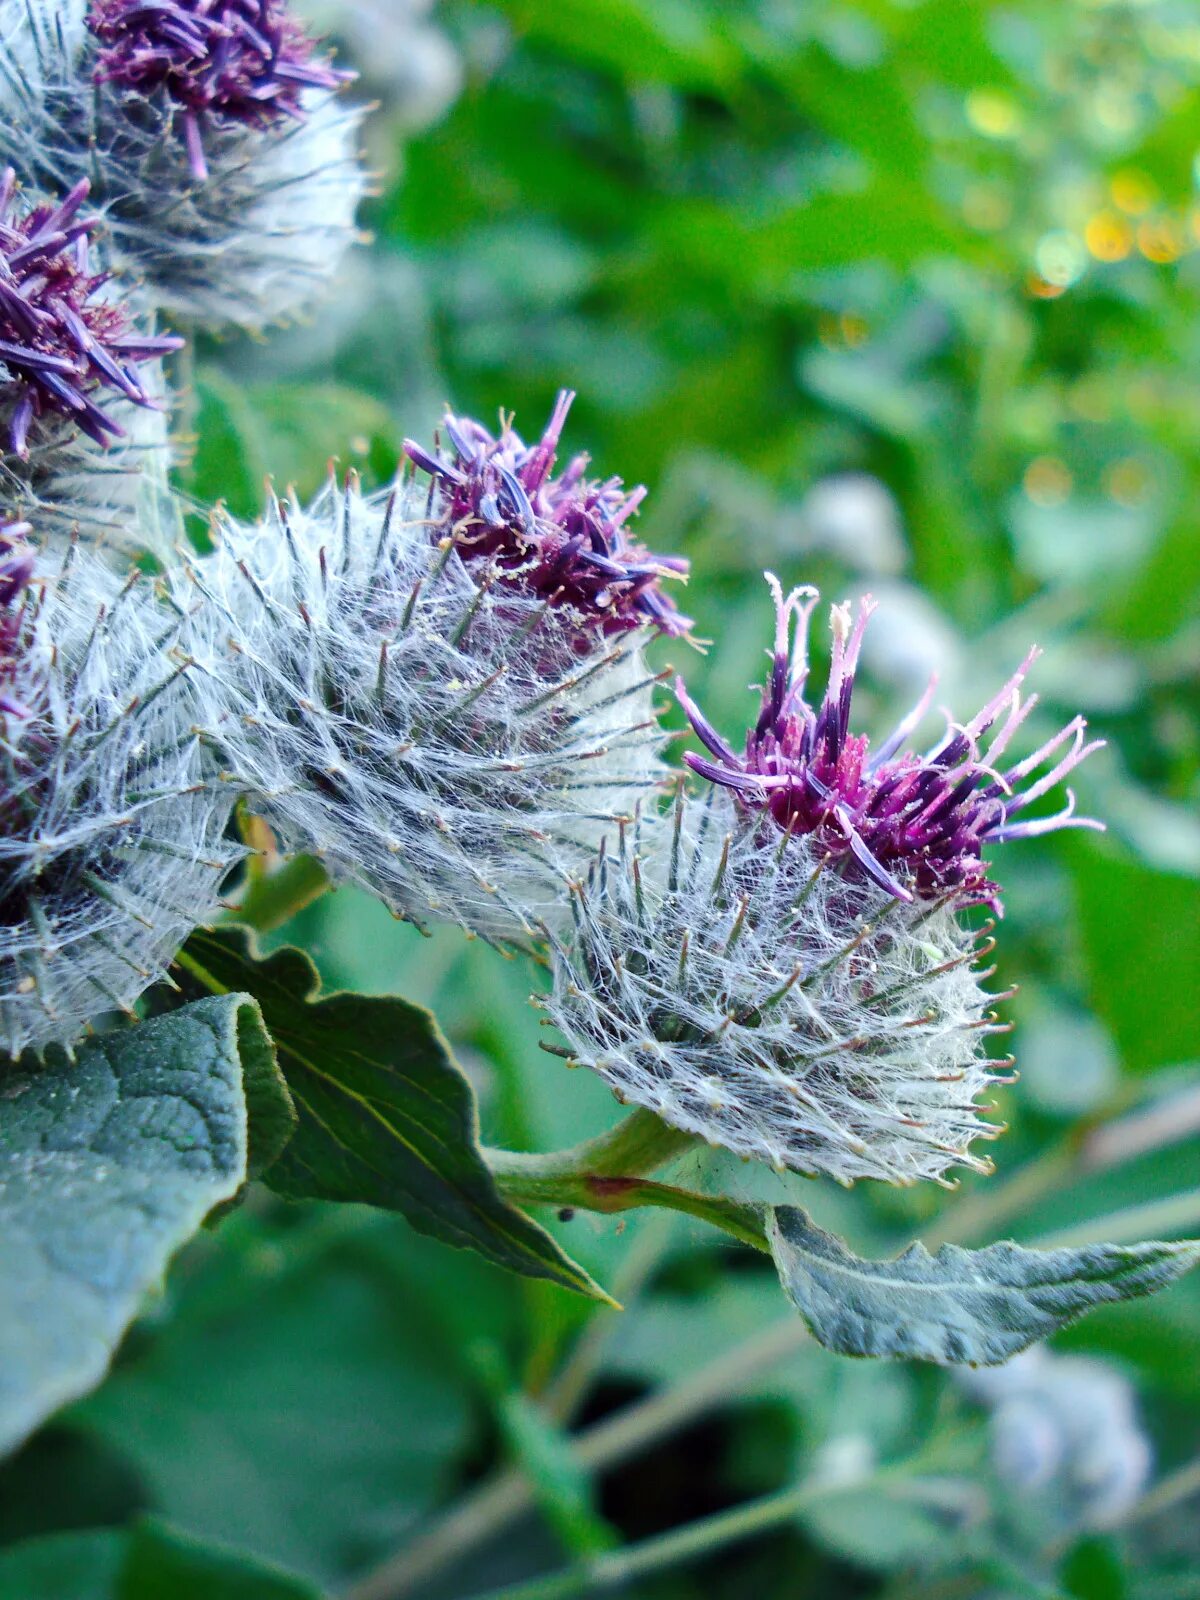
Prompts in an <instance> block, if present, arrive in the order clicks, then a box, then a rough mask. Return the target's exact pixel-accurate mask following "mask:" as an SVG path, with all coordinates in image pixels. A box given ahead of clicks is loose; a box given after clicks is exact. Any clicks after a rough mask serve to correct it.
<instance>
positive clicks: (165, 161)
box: [0, 0, 366, 329]
mask: <svg viewBox="0 0 1200 1600" xmlns="http://www.w3.org/2000/svg"><path fill="white" fill-rule="evenodd" d="M60 9H62V17H61V19H60V17H59V15H58V13H59V12H60ZM86 9H87V8H86V6H83V5H80V4H79V0H72V4H71V5H70V6H67V7H66V8H60V7H59V5H58V4H57V3H56V0H0V163H2V162H3V161H9V162H11V163H12V164H13V165H14V166H16V167H17V168H18V169H19V170H20V171H21V172H22V174H23V175H24V176H26V177H27V178H28V179H30V180H31V181H33V182H35V183H37V184H39V185H41V186H42V187H44V188H46V189H48V190H49V191H51V192H54V191H58V192H61V193H66V192H67V191H68V190H69V189H70V188H71V187H72V186H73V185H74V184H75V183H76V182H78V180H79V179H80V178H88V179H89V180H90V182H91V184H92V196H91V200H92V204H93V205H94V206H95V208H96V209H97V210H99V211H100V212H101V213H102V214H103V215H104V218H105V222H106V224H107V227H108V230H109V234H110V237H111V241H112V254H113V260H114V265H115V266H116V267H117V269H118V270H119V271H120V272H122V273H126V274H130V275H132V276H134V277H138V278H141V279H142V280H144V285H145V291H146V293H147V295H148V296H149V297H150V299H151V301H152V303H153V304H154V305H155V306H156V307H158V308H159V309H162V310H164V311H167V312H169V313H171V314H174V315H175V316H177V317H186V318H188V319H190V320H192V321H195V322H197V323H201V324H204V325H206V326H211V327H214V328H219V327H223V326H236V327H242V328H250V329H259V328H262V327H265V326H266V325H268V324H270V323H275V322H279V321H281V320H282V319H284V318H286V317H288V316H290V315H293V314H295V313H297V312H300V311H303V310H304V309H305V308H306V307H307V306H309V305H310V304H311V303H312V302H313V301H314V300H315V299H317V298H318V297H319V295H320V293H321V291H322V289H323V288H324V286H325V285H326V284H327V283H328V281H329V279H330V278H331V277H332V276H333V274H334V273H335V271H336V270H337V268H338V266H339V264H340V262H341V260H342V257H343V256H344V255H345V253H346V251H347V249H348V248H349V247H350V245H351V244H352V243H353V242H354V241H355V239H356V237H357V232H356V228H355V214H356V212H357V209H358V205H359V202H360V200H361V199H362V196H363V193H364V190H365V187H366V176H365V173H364V171H363V167H362V163H361V161H360V160H359V155H358V145H359V127H360V124H361V122H362V118H363V115H364V109H363V108H362V107H361V106H357V105H354V104H353V103H350V102H347V101H346V100H344V99H343V98H342V97H341V96H340V95H339V94H338V93H337V91H335V90H324V89H312V90H305V91H304V93H303V94H302V95H301V96H300V114H299V115H298V116H296V117H286V118H283V119H282V120H281V121H280V122H278V123H277V124H275V125H273V126H265V127H250V126H245V125H240V124H231V125H214V126H213V127H212V128H210V129H209V130H207V132H206V136H205V156H206V160H207V164H208V176H207V178H205V179H203V180H200V179H197V178H196V177H195V175H194V174H193V173H192V171H191V170H190V168H189V162H188V150H187V144H186V140H185V138H184V136H183V134H182V132H181V125H180V112H179V108H178V107H177V106H175V105H173V104H172V102H171V101H170V100H169V98H167V97H166V96H165V95H162V94H153V95H150V96H149V97H147V96H144V95H140V94H130V93H129V92H128V91H124V90H122V89H121V88H120V86H118V85H116V84H111V83H106V82H103V81H101V82H97V81H96V79H95V69H96V55H97V46H96V41H95V40H94V39H93V38H92V36H91V34H90V33H89V32H88V30H87V28H86V26H84V25H83V23H82V20H81V18H82V16H83V15H84V14H85V13H86Z"/></svg>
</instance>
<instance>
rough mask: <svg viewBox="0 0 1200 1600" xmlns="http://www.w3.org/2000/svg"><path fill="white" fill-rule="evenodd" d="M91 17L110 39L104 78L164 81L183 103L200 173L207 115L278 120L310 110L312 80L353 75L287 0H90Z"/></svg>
mask: <svg viewBox="0 0 1200 1600" xmlns="http://www.w3.org/2000/svg"><path fill="white" fill-rule="evenodd" d="M88 26H89V28H91V30H92V32H93V33H94V34H95V36H96V38H97V39H98V40H99V41H100V44H101V46H102V49H101V50H100V52H99V57H98V61H97V66H96V77H97V79H98V80H100V81H102V82H109V83H115V84H117V85H118V86H119V87H121V88H124V89H130V90H132V91H133V92H134V93H135V94H139V95H144V96H149V95H152V94H154V93H156V92H157V91H159V90H162V91H163V92H164V93H165V94H166V95H167V97H168V98H169V99H170V100H172V101H173V102H174V103H175V104H176V105H178V106H179V107H180V110H181V112H182V121H183V133H184V138H185V140H186V143H187V149H188V160H189V163H190V166H191V169H192V174H193V176H194V177H195V178H196V179H197V181H198V182H201V183H203V182H204V181H205V179H206V178H207V177H208V164H207V162H206V161H205V158H204V128H205V125H206V123H207V122H209V121H219V122H226V123H238V122H240V123H242V124H244V125H246V126H248V127H252V128H265V127H270V126H272V125H273V124H275V123H277V122H279V121H280V120H281V119H282V118H284V117H302V116H303V115H304V108H303V104H302V98H301V97H302V95H303V92H304V90H305V89H336V88H338V87H339V86H340V85H341V84H343V83H346V82H348V81H349V80H350V79H351V78H353V77H354V74H353V73H352V72H341V71H338V70H336V69H335V68H333V67H331V66H330V65H329V63H328V62H326V61H315V60H314V59H313V51H314V49H315V45H314V42H313V40H311V39H310V38H309V37H308V35H307V34H306V33H305V31H304V29H303V27H302V26H301V24H300V23H299V22H298V21H297V20H296V19H295V18H294V17H293V16H291V15H290V13H289V12H288V9H287V6H286V4H285V3H284V0H92V5H91V10H90V12H89V15H88Z"/></svg>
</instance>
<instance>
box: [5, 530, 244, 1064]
mask: <svg viewBox="0 0 1200 1600" xmlns="http://www.w3.org/2000/svg"><path fill="white" fill-rule="evenodd" d="M23 533H24V530H23V529H22V528H20V527H14V526H12V525H9V526H7V527H5V528H4V529H2V530H0V819H2V821H3V827H2V829H0V1054H2V1055H7V1056H10V1057H15V1056H18V1055H20V1054H21V1053H22V1052H23V1051H25V1050H27V1049H31V1050H34V1051H36V1052H39V1053H40V1052H42V1051H43V1050H44V1049H45V1048H46V1047H47V1046H48V1045H51V1044H56V1045H59V1046H61V1047H63V1048H64V1049H66V1050H68V1051H69V1050H71V1049H72V1048H73V1046H74V1045H75V1044H76V1043H77V1042H78V1041H79V1039H80V1037H81V1036H82V1034H83V1033H84V1032H85V1031H86V1029H87V1028H88V1027H89V1025H90V1024H91V1023H92V1022H93V1021H95V1020H96V1019H97V1018H98V1017H100V1016H102V1015H105V1014H108V1013H111V1012H114V1011H122V1010H124V1011H128V1010H129V1009H130V1008H131V1007H132V1005H133V1003H134V1001H135V1000H136V999H137V998H138V997H139V996H140V995H141V993H142V992H143V991H144V990H145V989H146V988H147V987H148V986H149V985H150V984H151V983H152V982H154V981H155V980H156V979H158V978H160V977H162V975H163V972H164V970H165V967H166V965H167V964H168V963H169V962H170V960H171V959H172V957H173V956H174V954H175V951H176V949H177V948H178V946H179V944H180V943H181V941H182V939H183V938H184V936H185V935H186V934H187V933H188V932H190V930H191V929H192V928H193V927H194V926H195V925H196V924H197V923H198V922H203V921H205V920H206V919H207V918H209V917H211V916H212V915H213V914H214V913H215V911H216V909H217V905H218V896H219V892H220V886H221V882H222V879H223V878H224V876H225V874H226V873H227V871H228V870H229V867H230V865H231V864H232V862H233V861H234V860H235V859H236V856H237V852H236V850H235V849H233V848H232V847H231V846H230V845H229V844H228V843H227V842H226V841H225V839H224V833H225V828H226V824H227V822H228V819H229V814H230V809H231V797H230V795H229V793H228V792H227V790H226V789H225V788H224V787H218V788H214V787H212V786H211V785H208V784H206V782H205V781H204V774H203V770H202V768H203V756H204V753H203V751H202V750H201V748H200V745H199V742H198V739H197V736H196V733H195V731H194V728H195V724H196V723H197V722H199V721H202V720H204V718H205V717H206V716H207V714H208V713H207V712H206V710H205V708H204V705H203V700H202V698H198V695H199V696H202V694H203V691H204V690H205V689H206V688H207V684H206V681H205V680H204V679H202V678H196V677H193V676H192V674H191V672H190V662H189V661H188V659H187V657H186V655H184V654H183V653H182V652H181V650H180V647H179V634H180V631H181V627H182V624H183V620H184V619H183V618H182V617H181V616H180V615H179V613H178V612H177V611H174V610H171V609H164V607H163V606H162V604H161V603H160V602H159V600H158V599H157V597H156V595H155V594H154V593H152V592H151V585H150V583H149V582H148V580H146V579H145V578H140V577H139V576H138V575H137V574H136V573H135V574H134V575H132V576H131V577H129V578H127V579H121V578H120V577H118V575H117V574H115V573H114V572H112V571H111V570H110V569H109V568H108V567H106V566H105V565H104V564H103V563H102V562H101V561H100V559H99V558H98V557H97V556H96V555H95V554H94V553H93V552H92V551H91V550H89V549H87V548H86V547H81V546H72V547H70V548H68V550H67V551H66V552H65V553H62V554H56V553H53V552H49V551H47V552H43V553H39V554H38V555H37V556H36V557H35V556H34V555H32V554H31V552H30V551H29V550H28V548H27V547H26V546H25V545H24V542H23Z"/></svg>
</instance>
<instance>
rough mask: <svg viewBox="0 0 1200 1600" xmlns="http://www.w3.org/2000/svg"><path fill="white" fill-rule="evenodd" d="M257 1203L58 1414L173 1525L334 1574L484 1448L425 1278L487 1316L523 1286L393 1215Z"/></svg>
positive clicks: (377, 1549)
mask: <svg viewBox="0 0 1200 1600" xmlns="http://www.w3.org/2000/svg"><path fill="white" fill-rule="evenodd" d="M261 1210H262V1208H260V1207H250V1206H245V1207H243V1208H242V1209H241V1210H240V1211H239V1212H238V1213H237V1214H236V1215H235V1216H234V1217H232V1218H230V1220H229V1222H228V1223H226V1224H225V1226H224V1227H223V1228H222V1230H221V1234H220V1236H219V1238H220V1245H221V1248H220V1249H219V1250H213V1251H211V1252H205V1254H204V1256H203V1258H202V1259H197V1261H196V1262H195V1265H194V1266H193V1267H192V1270H190V1271H189V1272H188V1274H187V1275H186V1277H184V1276H182V1275H181V1276H180V1278H179V1280H178V1281H176V1282H174V1283H173V1284H172V1293H171V1295H170V1296H169V1298H168V1299H167V1301H166V1302H165V1304H164V1307H163V1315H162V1316H161V1317H159V1318H157V1319H155V1321H154V1323H153V1324H148V1325H147V1326H146V1327H145V1329H144V1331H142V1332H141V1334H140V1336H139V1338H138V1340H137V1342H136V1345H134V1346H132V1347H131V1348H130V1349H129V1351H128V1352H127V1354H126V1355H125V1357H124V1358H123V1359H122V1361H121V1363H120V1365H119V1366H118V1368H117V1370H116V1371H115V1372H113V1373H112V1375H111V1376H110V1377H109V1379H108V1381H107V1383H104V1384H102V1385H101V1387H100V1388H99V1389H97V1390H96V1391H95V1393H93V1394H91V1395H89V1396H88V1398H87V1399H86V1400H84V1401H83V1402H82V1403H81V1404H79V1405H77V1406H75V1407H73V1408H72V1409H71V1411H70V1412H69V1413H68V1414H67V1416H66V1417H65V1418H64V1423H65V1424H66V1425H67V1426H70V1427H71V1428H73V1429H78V1430H82V1431H84V1432H85V1433H86V1434H87V1435H88V1436H90V1437H92V1438H96V1439H98V1440H100V1441H102V1442H103V1443H104V1445H105V1446H107V1448H108V1449H109V1450H110V1451H111V1452H112V1453H113V1454H114V1455H116V1456H118V1457H119V1458H120V1459H121V1460H123V1461H125V1462H127V1463H129V1465H130V1466H131V1467H132V1468H133V1469H134V1471H135V1472H136V1474H137V1477H138V1479H139V1481H140V1482H141V1484H142V1485H143V1486H144V1496H145V1500H144V1502H143V1503H148V1504H150V1505H152V1506H153V1507H154V1509H155V1511H156V1513H157V1514H158V1515H160V1516H162V1517H164V1518H166V1519H167V1520H168V1521H169V1522H170V1523H171V1526H172V1527H173V1528H176V1529H180V1530H186V1532H187V1533H189V1534H191V1535H194V1536H195V1537H197V1538H200V1539H204V1540H206V1541H211V1542H214V1543H220V1544H224V1545H228V1546H234V1547H236V1548H237V1549H238V1550H241V1551H245V1552H247V1553H248V1554H250V1555H252V1556H254V1557H255V1558H257V1559H259V1560H263V1561H274V1562H278V1563H280V1564H282V1565H283V1566H285V1567H286V1568H287V1569H288V1570H289V1571H295V1572H299V1573H302V1574H304V1576H306V1577H307V1578H309V1579H310V1580H311V1581H316V1582H320V1583H328V1584H334V1583H335V1582H337V1581H338V1580H339V1578H340V1579H341V1580H342V1581H344V1579H345V1575H346V1571H347V1568H348V1567H357V1566H359V1565H367V1564H369V1563H370V1562H372V1561H376V1560H379V1559H380V1558H381V1557H382V1556H383V1554H384V1553H385V1551H387V1550H388V1549H390V1548H394V1547H395V1546H396V1545H397V1544H398V1543H399V1542H400V1541H401V1540H402V1539H403V1538H404V1537H405V1536H406V1535H407V1534H408V1533H409V1532H410V1531H411V1530H413V1529H415V1528H417V1527H419V1526H420V1524H421V1522H422V1520H423V1519H424V1518H426V1517H427V1516H428V1515H429V1514H430V1512H431V1511H432V1508H433V1506H434V1504H435V1503H436V1502H437V1500H438V1498H439V1497H440V1496H442V1495H444V1494H446V1493H447V1492H448V1491H449V1489H450V1487H451V1485H452V1483H453V1482H454V1481H456V1480H455V1474H456V1473H457V1470H458V1463H460V1462H462V1461H464V1460H470V1459H474V1456H475V1454H476V1452H477V1451H478V1448H479V1446H478V1443H477V1441H476V1437H475V1431H474V1429H475V1419H476V1416H477V1411H478V1406H477V1402H476V1401H475V1399H474V1396H473V1394H472V1392H471V1388H470V1386H469V1385H468V1383H467V1382H465V1381H464V1372H463V1369H462V1367H461V1365H460V1364H459V1363H460V1360H461V1351H460V1346H459V1345H458V1343H457V1342H456V1340H455V1339H454V1337H453V1336H452V1335H451V1333H450V1332H449V1331H448V1329H447V1327H446V1325H445V1324H444V1323H443V1322H442V1320H441V1318H440V1317H439V1316H438V1315H437V1314H436V1313H435V1311H434V1309H433V1302H434V1300H435V1296H434V1295H432V1294H431V1293H429V1292H428V1290H427V1287H426V1286H427V1283H428V1281H429V1279H430V1278H432V1277H433V1276H434V1275H435V1274H436V1275H437V1278H438V1284H439V1288H440V1289H441V1290H443V1291H444V1292H445V1293H446V1294H447V1295H448V1296H453V1297H454V1299H455V1300H456V1302H458V1303H460V1304H462V1305H463V1306H475V1307H477V1308H478V1309H479V1314H480V1315H482V1316H484V1317H488V1316H492V1315H494V1314H495V1308H496V1301H497V1298H498V1293H499V1292H500V1291H505V1290H508V1289H509V1288H510V1287H514V1283H513V1280H512V1279H511V1278H509V1276H508V1275H507V1274H504V1273H501V1272H499V1271H498V1270H497V1269H496V1268H494V1267H490V1266H489V1265H488V1264H487V1263H486V1262H484V1261H482V1260H481V1259H480V1258H479V1257H478V1256H475V1255H471V1254H467V1253H458V1252H455V1253H453V1254H451V1253H449V1252H447V1251H445V1250H443V1249H441V1248H440V1247H439V1246H438V1245H436V1244H434V1243H433V1242H432V1241H430V1240H426V1239H422V1238H420V1237H419V1236H417V1235H415V1234H413V1232H412V1231H411V1229H409V1228H407V1227H406V1226H405V1225H404V1223H403V1222H402V1221H401V1220H400V1218H398V1217H394V1216H390V1215H389V1214H387V1213H386V1212H382V1211H370V1210H368V1209H366V1208H365V1207H349V1206H321V1207H318V1206H305V1207H282V1206H280V1207H278V1208H277V1210H278V1211H279V1212H281V1213H282V1215H280V1216H277V1217H275V1218H273V1219H272V1218H271V1217H269V1216H263V1215H261V1214H260V1213H261ZM393 1239H394V1243H393V1244H390V1245H389V1244H388V1243H387V1241H389V1240H393ZM373 1241H375V1242H373ZM384 1252H386V1255H385V1253H384ZM51 1593H53V1591H51ZM163 1593H164V1600H171V1597H172V1595H173V1591H172V1590H171V1589H170V1588H169V1587H168V1588H166V1589H165V1590H164V1591H163ZM21 1600H27V1597H26V1596H21Z"/></svg>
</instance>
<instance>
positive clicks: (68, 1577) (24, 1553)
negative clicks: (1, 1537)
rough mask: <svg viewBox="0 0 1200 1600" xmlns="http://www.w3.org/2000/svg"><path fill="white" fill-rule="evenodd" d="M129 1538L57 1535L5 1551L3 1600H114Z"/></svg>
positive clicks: (0, 1579)
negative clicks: (114, 1587) (114, 1592)
mask: <svg viewBox="0 0 1200 1600" xmlns="http://www.w3.org/2000/svg"><path fill="white" fill-rule="evenodd" d="M124 1546H125V1535H124V1534H123V1533H114V1532H112V1531H111V1530H110V1529H108V1528H104V1529H91V1528H89V1529H88V1530H87V1531H86V1532H82V1533H55V1534H51V1535H49V1536H48V1537H46V1538H44V1539H27V1540H26V1541H25V1542H24V1543H22V1544H15V1545H9V1546H8V1547H7V1548H6V1549H4V1550H0V1600H51V1597H52V1600H112V1594H113V1585H114V1584H115V1583H116V1580H117V1573H118V1572H119V1571H120V1566H121V1555H122V1551H123V1549H124Z"/></svg>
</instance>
